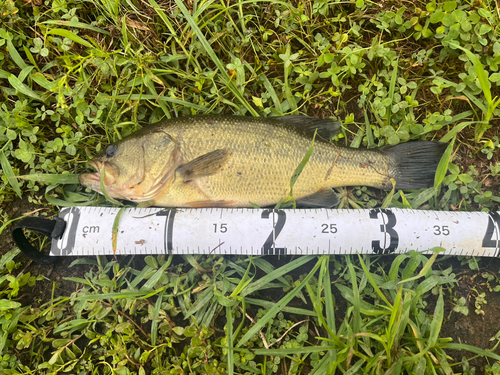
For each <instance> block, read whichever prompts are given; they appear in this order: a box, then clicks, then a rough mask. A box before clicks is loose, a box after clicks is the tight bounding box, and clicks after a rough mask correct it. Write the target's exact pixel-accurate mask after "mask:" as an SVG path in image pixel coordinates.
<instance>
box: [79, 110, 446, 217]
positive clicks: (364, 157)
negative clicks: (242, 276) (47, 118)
mask: <svg viewBox="0 0 500 375" xmlns="http://www.w3.org/2000/svg"><path fill="white" fill-rule="evenodd" d="M340 129H341V123H340V122H336V121H333V120H331V119H317V118H312V117H307V116H301V115H297V116H294V115H291V116H281V117H267V118H258V117H245V116H230V115H229V116H224V115H198V116H185V117H178V118H174V119H168V120H164V121H161V122H158V123H156V124H153V125H147V126H144V127H143V128H142V129H140V130H138V131H137V132H135V133H133V134H131V135H130V136H127V137H124V138H123V139H121V140H120V141H118V142H116V143H113V144H110V145H109V146H107V147H106V148H105V150H104V151H103V152H102V153H101V154H100V155H98V156H97V157H95V158H93V159H92V160H90V161H89V165H90V166H91V167H93V168H94V169H96V172H93V173H84V174H81V175H80V176H79V182H80V183H81V184H82V185H83V186H85V187H88V188H90V189H92V190H95V191H97V192H99V193H101V194H103V192H102V190H101V178H102V183H103V185H104V188H105V189H104V190H105V192H106V193H107V194H109V196H111V197H112V198H115V199H123V200H127V201H132V202H137V203H143V204H146V203H147V205H152V206H158V207H175V208H177V207H179V208H180V207H191V208H198V207H255V206H260V207H267V206H272V205H275V204H277V203H278V202H280V201H282V200H283V199H286V198H287V197H289V195H290V180H291V178H292V175H293V174H294V172H295V170H296V168H297V166H299V164H300V163H301V161H302V160H303V159H304V156H305V155H306V153H307V152H308V150H309V149H310V147H311V145H312V142H313V139H315V143H314V145H313V152H312V154H311V156H310V158H309V160H308V162H307V163H306V164H305V166H304V168H303V170H302V172H301V173H300V175H299V177H298V179H297V180H296V182H295V185H294V186H293V198H294V199H295V201H296V202H297V204H298V205H299V206H301V207H312V208H314V207H334V206H335V205H337V204H338V201H339V200H338V197H337V195H336V193H335V192H334V191H333V188H336V187H343V186H369V187H374V188H379V189H386V190H387V189H392V188H393V182H392V181H395V187H396V188H397V189H422V188H428V187H430V186H433V184H434V175H435V173H436V169H437V166H438V164H439V161H440V159H441V156H442V155H443V153H444V150H445V149H446V146H447V145H446V144H445V143H440V142H434V141H410V142H406V143H401V144H398V145H394V146H392V145H387V146H382V147H379V148H373V149H356V148H350V147H345V146H341V145H338V144H336V143H334V142H332V141H331V139H332V138H334V137H335V136H336V135H337V134H338V132H339V130H340ZM101 176H102V177H101ZM391 179H392V181H391Z"/></svg>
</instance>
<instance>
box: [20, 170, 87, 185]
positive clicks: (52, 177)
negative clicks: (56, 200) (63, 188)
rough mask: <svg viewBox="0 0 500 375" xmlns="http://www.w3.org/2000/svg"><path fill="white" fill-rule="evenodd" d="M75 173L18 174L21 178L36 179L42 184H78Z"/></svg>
mask: <svg viewBox="0 0 500 375" xmlns="http://www.w3.org/2000/svg"><path fill="white" fill-rule="evenodd" d="M78 176H79V175H77V174H50V173H33V174H27V175H24V176H18V178H21V179H23V180H29V181H38V182H40V183H42V184H51V185H52V184H60V185H73V184H78V183H79V182H78Z"/></svg>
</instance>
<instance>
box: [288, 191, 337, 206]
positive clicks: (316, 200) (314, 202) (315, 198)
mask: <svg viewBox="0 0 500 375" xmlns="http://www.w3.org/2000/svg"><path fill="white" fill-rule="evenodd" d="M337 204H339V198H338V197H337V194H335V193H334V191H333V190H332V189H330V188H326V189H322V190H319V191H317V192H316V193H314V194H311V195H308V196H306V197H302V198H300V199H297V206H300V207H309V208H313V207H314V208H316V207H326V208H331V207H335V206H336V205H337Z"/></svg>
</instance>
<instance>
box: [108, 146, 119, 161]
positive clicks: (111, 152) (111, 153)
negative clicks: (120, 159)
mask: <svg viewBox="0 0 500 375" xmlns="http://www.w3.org/2000/svg"><path fill="white" fill-rule="evenodd" d="M116 151H117V147H116V146H115V145H109V146H108V147H106V156H107V157H108V158H112V157H113V156H114V155H115V154H116Z"/></svg>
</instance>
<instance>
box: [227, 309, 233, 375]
mask: <svg viewBox="0 0 500 375" xmlns="http://www.w3.org/2000/svg"><path fill="white" fill-rule="evenodd" d="M233 322H234V318H233V307H232V306H226V338H227V339H226V344H227V373H228V374H229V375H233V374H234V350H233V346H234V336H233Z"/></svg>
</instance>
